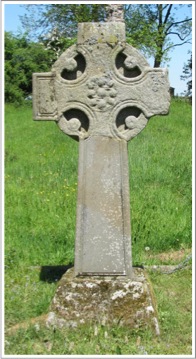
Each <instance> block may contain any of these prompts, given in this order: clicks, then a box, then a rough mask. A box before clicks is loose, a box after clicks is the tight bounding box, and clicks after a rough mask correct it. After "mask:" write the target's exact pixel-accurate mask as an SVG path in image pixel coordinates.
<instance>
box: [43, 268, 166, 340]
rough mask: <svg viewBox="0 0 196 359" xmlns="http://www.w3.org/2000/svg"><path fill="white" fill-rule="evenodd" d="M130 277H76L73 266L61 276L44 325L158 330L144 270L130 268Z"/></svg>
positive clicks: (157, 331)
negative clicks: (94, 325) (104, 326)
mask: <svg viewBox="0 0 196 359" xmlns="http://www.w3.org/2000/svg"><path fill="white" fill-rule="evenodd" d="M133 273H134V275H133V278H132V279H128V278H126V277H103V276H92V277H75V276H74V270H73V268H71V269H69V270H68V271H67V272H66V273H65V274H64V275H63V277H62V278H61V280H60V282H59V287H58V288H57V291H56V294H55V296H54V298H53V301H52V303H51V307H50V312H49V314H48V316H47V319H46V324H47V326H55V327H59V328H63V327H78V326H79V325H82V324H102V325H118V326H126V327H129V328H130V329H132V328H147V327H148V328H151V329H152V330H153V331H154V332H155V333H156V334H157V335H159V334H160V331H159V325H158V320H157V313H156V308H155V300H154V295H153V292H152V287H151V284H150V282H149V280H148V278H147V275H146V272H145V271H144V270H143V269H140V268H133Z"/></svg>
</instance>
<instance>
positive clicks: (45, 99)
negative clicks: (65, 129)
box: [33, 72, 57, 121]
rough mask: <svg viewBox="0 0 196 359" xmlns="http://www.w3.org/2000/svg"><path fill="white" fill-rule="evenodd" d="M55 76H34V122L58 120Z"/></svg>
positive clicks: (39, 74) (46, 74)
mask: <svg viewBox="0 0 196 359" xmlns="http://www.w3.org/2000/svg"><path fill="white" fill-rule="evenodd" d="M54 81H55V74H54V73H52V72H45V73H34V74H33V118H34V120H46V121H49V120H52V121H56V120H57V102H56V98H55V87H54Z"/></svg>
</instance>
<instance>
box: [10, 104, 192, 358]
mask: <svg viewBox="0 0 196 359" xmlns="http://www.w3.org/2000/svg"><path fill="white" fill-rule="evenodd" d="M191 110H192V109H191V106H190V105H189V104H188V103H186V102H185V101H183V100H179V99H175V100H173V101H172V104H171V109H170V114H169V115H168V116H164V117H163V116H161V117H158V116H156V117H154V118H151V120H150V121H149V124H148V126H147V127H146V128H145V130H144V131H143V132H142V133H140V135H138V136H137V137H136V138H135V139H134V140H132V141H131V142H130V143H129V159H130V192H131V225H132V250H133V263H134V265H142V264H145V265H152V264H176V263H178V260H177V259H176V256H173V257H172V255H170V256H162V257H160V254H161V253H163V252H164V253H167V252H168V253H170V254H172V253H173V252H174V251H175V252H176V251H179V252H180V251H181V252H182V251H183V253H184V255H185V256H186V254H187V253H188V252H189V251H190V248H191V237H192V235H191V226H192V225H191V197H192V196H191V175H192V169H191V151H192V150H191ZM77 166H78V143H77V142H75V141H73V140H72V139H70V138H69V137H68V136H65V135H64V134H63V133H62V132H60V131H59V129H58V128H57V126H56V124H55V123H53V122H33V121H32V110H31V107H30V106H23V107H22V108H14V107H13V106H11V105H8V106H6V111H5V324H6V329H8V328H10V327H12V326H13V325H15V324H17V323H20V322H22V321H26V320H27V321H28V320H29V319H30V318H33V317H37V316H39V315H42V314H44V313H47V311H48V307H49V304H50V302H51V300H52V297H53V295H54V293H55V289H56V286H57V283H58V279H59V277H58V275H57V276H56V277H55V274H54V275H53V278H52V279H51V278H50V280H48V279H47V278H45V279H44V278H43V275H41V273H42V274H43V269H44V268H47V267H50V266H59V265H68V264H73V261H74V238H75V222H76V195H77ZM147 249H148V250H147ZM163 258H164V259H163ZM168 258H169V259H168ZM150 278H151V281H152V283H153V287H154V290H155V294H156V298H157V304H158V311H159V321H160V325H161V332H162V335H161V338H159V339H157V338H152V334H150V333H143V332H142V331H139V332H133V331H130V332H129V333H127V332H126V331H125V330H124V329H122V328H103V327H100V328H99V331H98V334H97V335H95V333H94V328H82V329H81V330H80V331H67V332H66V330H65V331H58V330H57V331H56V332H55V333H54V332H53V331H52V330H51V331H50V330H48V329H45V328H40V329H39V331H38V329H36V328H35V327H34V326H33V325H31V326H30V327H29V328H27V329H20V330H17V331H16V332H15V333H14V334H13V333H12V334H11V335H9V336H8V335H7V336H6V342H5V344H6V346H5V350H6V354H54V355H55V354H142V351H143V352H145V351H146V352H148V354H190V353H191V270H190V269H184V270H181V271H179V272H176V273H174V274H172V275H161V274H154V273H150ZM171 288H172V291H171ZM172 293H173V294H172ZM183 293H184V294H183ZM168 298H169V300H168ZM105 333H107V335H106V334H105ZM65 336H66V341H65ZM81 338H82V339H81ZM138 338H139V339H138ZM142 348H143V349H142Z"/></svg>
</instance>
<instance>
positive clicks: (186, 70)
mask: <svg viewBox="0 0 196 359" xmlns="http://www.w3.org/2000/svg"><path fill="white" fill-rule="evenodd" d="M181 80H188V81H187V91H186V93H185V95H186V96H189V97H190V98H192V53H191V56H190V58H189V60H188V62H187V64H185V65H184V67H183V75H182V76H181Z"/></svg>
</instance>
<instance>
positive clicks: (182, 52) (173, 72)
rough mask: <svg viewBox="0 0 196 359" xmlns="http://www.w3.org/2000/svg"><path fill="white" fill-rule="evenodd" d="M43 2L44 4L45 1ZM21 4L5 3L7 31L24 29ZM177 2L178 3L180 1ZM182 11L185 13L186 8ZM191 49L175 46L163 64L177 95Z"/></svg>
mask: <svg viewBox="0 0 196 359" xmlns="http://www.w3.org/2000/svg"><path fill="white" fill-rule="evenodd" d="M130 2H131V1H130ZM157 2H158V1H157ZM41 3H42V4H43V3H44V1H43V2H41ZM179 3H184V4H187V3H188V1H186V2H185V1H184V2H180V1H179ZM21 4H22V1H19V2H17V4H13V2H12V3H9V4H8V3H6V4H5V5H4V29H5V31H12V32H13V33H14V34H16V33H17V32H20V31H22V30H23V29H22V25H21V21H20V18H19V16H21V15H24V13H25V9H24V7H23V6H22V5H21ZM29 4H30V2H29ZM176 4H178V2H177V3H176ZM182 11H183V15H184V10H182ZM187 16H189V17H191V10H189V11H188V13H187ZM175 39H176V38H175ZM191 50H192V46H191V45H190V44H184V45H182V46H177V47H175V48H174V50H173V51H171V52H170V57H171V60H170V62H169V63H167V64H166V65H164V66H163V67H167V68H168V70H169V80H170V86H171V87H174V88H175V95H181V94H182V93H183V92H184V91H186V90H187V86H186V81H182V80H181V79H180V76H181V75H182V74H183V66H184V64H187V62H188V60H189V59H190V54H189V53H188V51H191ZM147 60H148V61H149V64H150V66H153V60H152V59H147Z"/></svg>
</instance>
